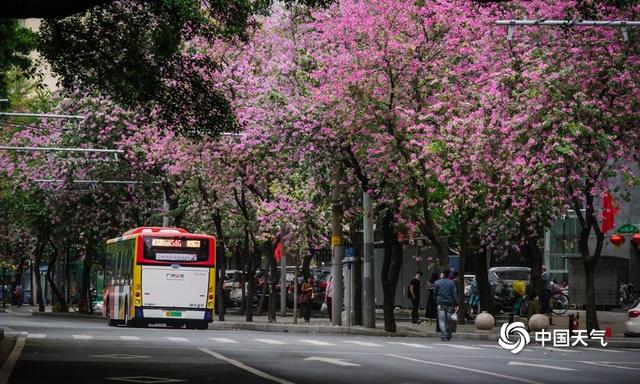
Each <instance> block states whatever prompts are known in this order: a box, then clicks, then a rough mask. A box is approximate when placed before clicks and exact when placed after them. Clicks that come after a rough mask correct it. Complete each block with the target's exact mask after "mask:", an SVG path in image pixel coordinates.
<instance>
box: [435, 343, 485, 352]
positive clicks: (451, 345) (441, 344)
mask: <svg viewBox="0 0 640 384" xmlns="http://www.w3.org/2000/svg"><path fill="white" fill-rule="evenodd" d="M435 345H439V346H444V347H451V348H457V349H475V350H476V351H481V350H482V348H477V347H469V346H467V345H457V344H445V343H438V344H435Z"/></svg>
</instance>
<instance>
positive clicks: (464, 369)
mask: <svg viewBox="0 0 640 384" xmlns="http://www.w3.org/2000/svg"><path fill="white" fill-rule="evenodd" d="M385 356H389V357H395V358H396V359H402V360H408V361H413V362H416V363H422V364H429V365H437V366H440V367H446V368H451V369H453V370H460V371H468V372H474V373H481V374H483V375H487V376H494V377H499V378H501V379H508V380H513V381H520V382H523V383H528V384H542V383H541V382H539V381H534V380H529V379H523V378H521V377H515V376H509V375H503V374H502V373H496V372H489V371H484V370H482V369H473V368H466V367H461V366H459V365H452V364H445V363H436V362H435V361H426V360H419V359H414V358H411V357H405V356H400V355H394V354H385Z"/></svg>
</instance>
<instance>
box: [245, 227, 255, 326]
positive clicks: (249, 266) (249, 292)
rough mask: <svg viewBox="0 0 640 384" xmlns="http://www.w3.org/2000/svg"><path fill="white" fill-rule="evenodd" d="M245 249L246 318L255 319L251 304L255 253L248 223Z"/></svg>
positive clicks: (248, 319) (247, 319)
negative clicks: (246, 259) (251, 248)
mask: <svg viewBox="0 0 640 384" xmlns="http://www.w3.org/2000/svg"><path fill="white" fill-rule="evenodd" d="M244 251H245V257H247V258H248V263H247V283H246V286H247V293H246V295H245V303H244V309H245V320H246V321H253V306H252V305H251V302H252V300H253V291H254V283H255V273H256V268H255V266H254V264H253V259H254V257H253V255H250V254H249V229H248V228H247V225H246V224H245V227H244Z"/></svg>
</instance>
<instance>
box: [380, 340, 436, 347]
mask: <svg viewBox="0 0 640 384" xmlns="http://www.w3.org/2000/svg"><path fill="white" fill-rule="evenodd" d="M389 344H396V345H404V346H407V347H413V348H433V347H430V346H428V345H423V344H416V343H401V342H399V341H389Z"/></svg>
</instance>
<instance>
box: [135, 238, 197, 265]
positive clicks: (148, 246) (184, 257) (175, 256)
mask: <svg viewBox="0 0 640 384" xmlns="http://www.w3.org/2000/svg"><path fill="white" fill-rule="evenodd" d="M144 259H146V260H153V261H165V262H169V263H176V262H179V263H189V262H202V261H207V260H208V259H209V240H208V239H189V238H183V237H170V238H169V237H145V238H144Z"/></svg>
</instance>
